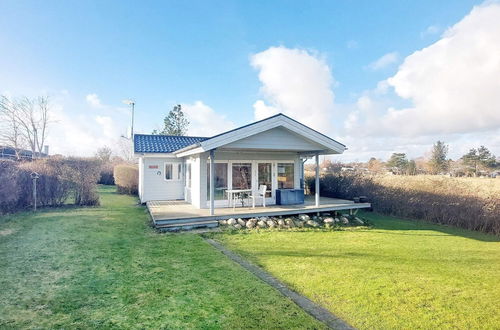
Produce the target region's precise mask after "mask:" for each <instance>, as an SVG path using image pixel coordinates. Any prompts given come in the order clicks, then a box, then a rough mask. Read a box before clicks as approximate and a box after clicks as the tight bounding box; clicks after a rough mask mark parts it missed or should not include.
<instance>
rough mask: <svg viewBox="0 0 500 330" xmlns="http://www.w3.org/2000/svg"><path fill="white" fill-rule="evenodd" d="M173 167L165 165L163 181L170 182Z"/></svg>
mask: <svg viewBox="0 0 500 330" xmlns="http://www.w3.org/2000/svg"><path fill="white" fill-rule="evenodd" d="M173 170H174V168H173V165H172V164H165V180H172V178H173Z"/></svg>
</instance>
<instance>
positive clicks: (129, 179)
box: [113, 164, 139, 195]
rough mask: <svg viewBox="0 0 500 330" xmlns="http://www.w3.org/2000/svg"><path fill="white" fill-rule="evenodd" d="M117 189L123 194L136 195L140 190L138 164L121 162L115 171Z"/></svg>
mask: <svg viewBox="0 0 500 330" xmlns="http://www.w3.org/2000/svg"><path fill="white" fill-rule="evenodd" d="M113 175H114V178H115V184H116V187H117V190H118V192H119V193H121V194H131V195H136V194H137V191H138V182H139V170H138V168H137V166H136V165H131V164H119V165H116V166H115V168H114V171H113Z"/></svg>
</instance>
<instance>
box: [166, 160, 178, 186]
mask: <svg viewBox="0 0 500 330" xmlns="http://www.w3.org/2000/svg"><path fill="white" fill-rule="evenodd" d="M167 166H171V167H172V171H171V178H170V179H167V178H166V174H167ZM179 169H180V170H181V172H179ZM163 171H164V172H163V180H165V181H167V182H170V181H182V163H178V162H165V163H164V164H163Z"/></svg>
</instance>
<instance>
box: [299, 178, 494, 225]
mask: <svg viewBox="0 0 500 330" xmlns="http://www.w3.org/2000/svg"><path fill="white" fill-rule="evenodd" d="M473 180H474V179H461V178H448V177H442V176H382V175H380V176H367V175H361V174H329V175H325V176H323V177H322V178H321V180H320V194H321V195H323V196H327V197H337V198H346V199H353V198H354V197H356V196H367V197H368V199H369V201H370V202H371V203H372V208H373V209H374V210H375V211H377V212H380V213H384V214H389V215H395V216H402V217H408V218H414V219H424V220H428V221H432V222H436V223H440V224H448V225H454V226H457V227H461V228H465V229H470V230H478V231H483V232H487V233H493V234H496V235H499V234H500V217H499V214H500V193H499V191H497V190H496V188H495V187H488V188H484V187H483V186H484V183H485V181H484V180H483V185H481V184H478V183H476V182H475V181H473ZM306 185H307V188H308V189H309V191H310V192H311V193H314V189H315V188H314V178H307V179H306ZM498 190H500V189H498Z"/></svg>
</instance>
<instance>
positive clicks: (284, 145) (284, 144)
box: [221, 127, 325, 151]
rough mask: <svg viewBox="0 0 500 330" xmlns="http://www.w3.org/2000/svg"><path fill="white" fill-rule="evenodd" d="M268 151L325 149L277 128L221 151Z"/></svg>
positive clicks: (240, 141)
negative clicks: (239, 149) (240, 149)
mask: <svg viewBox="0 0 500 330" xmlns="http://www.w3.org/2000/svg"><path fill="white" fill-rule="evenodd" d="M238 148H242V149H264V150H265V149H267V150H285V151H286V150H297V151H305V150H307V151H309V150H322V149H324V148H325V147H324V146H321V145H319V144H318V143H315V142H312V141H310V140H308V139H306V138H304V137H303V136H298V135H297V134H296V133H294V132H291V131H289V130H288V129H286V128H283V127H275V128H272V129H270V130H268V131H264V132H261V133H258V134H255V135H252V136H249V137H247V138H244V139H241V140H238V141H235V142H233V143H229V144H227V145H225V146H223V147H221V149H238Z"/></svg>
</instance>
